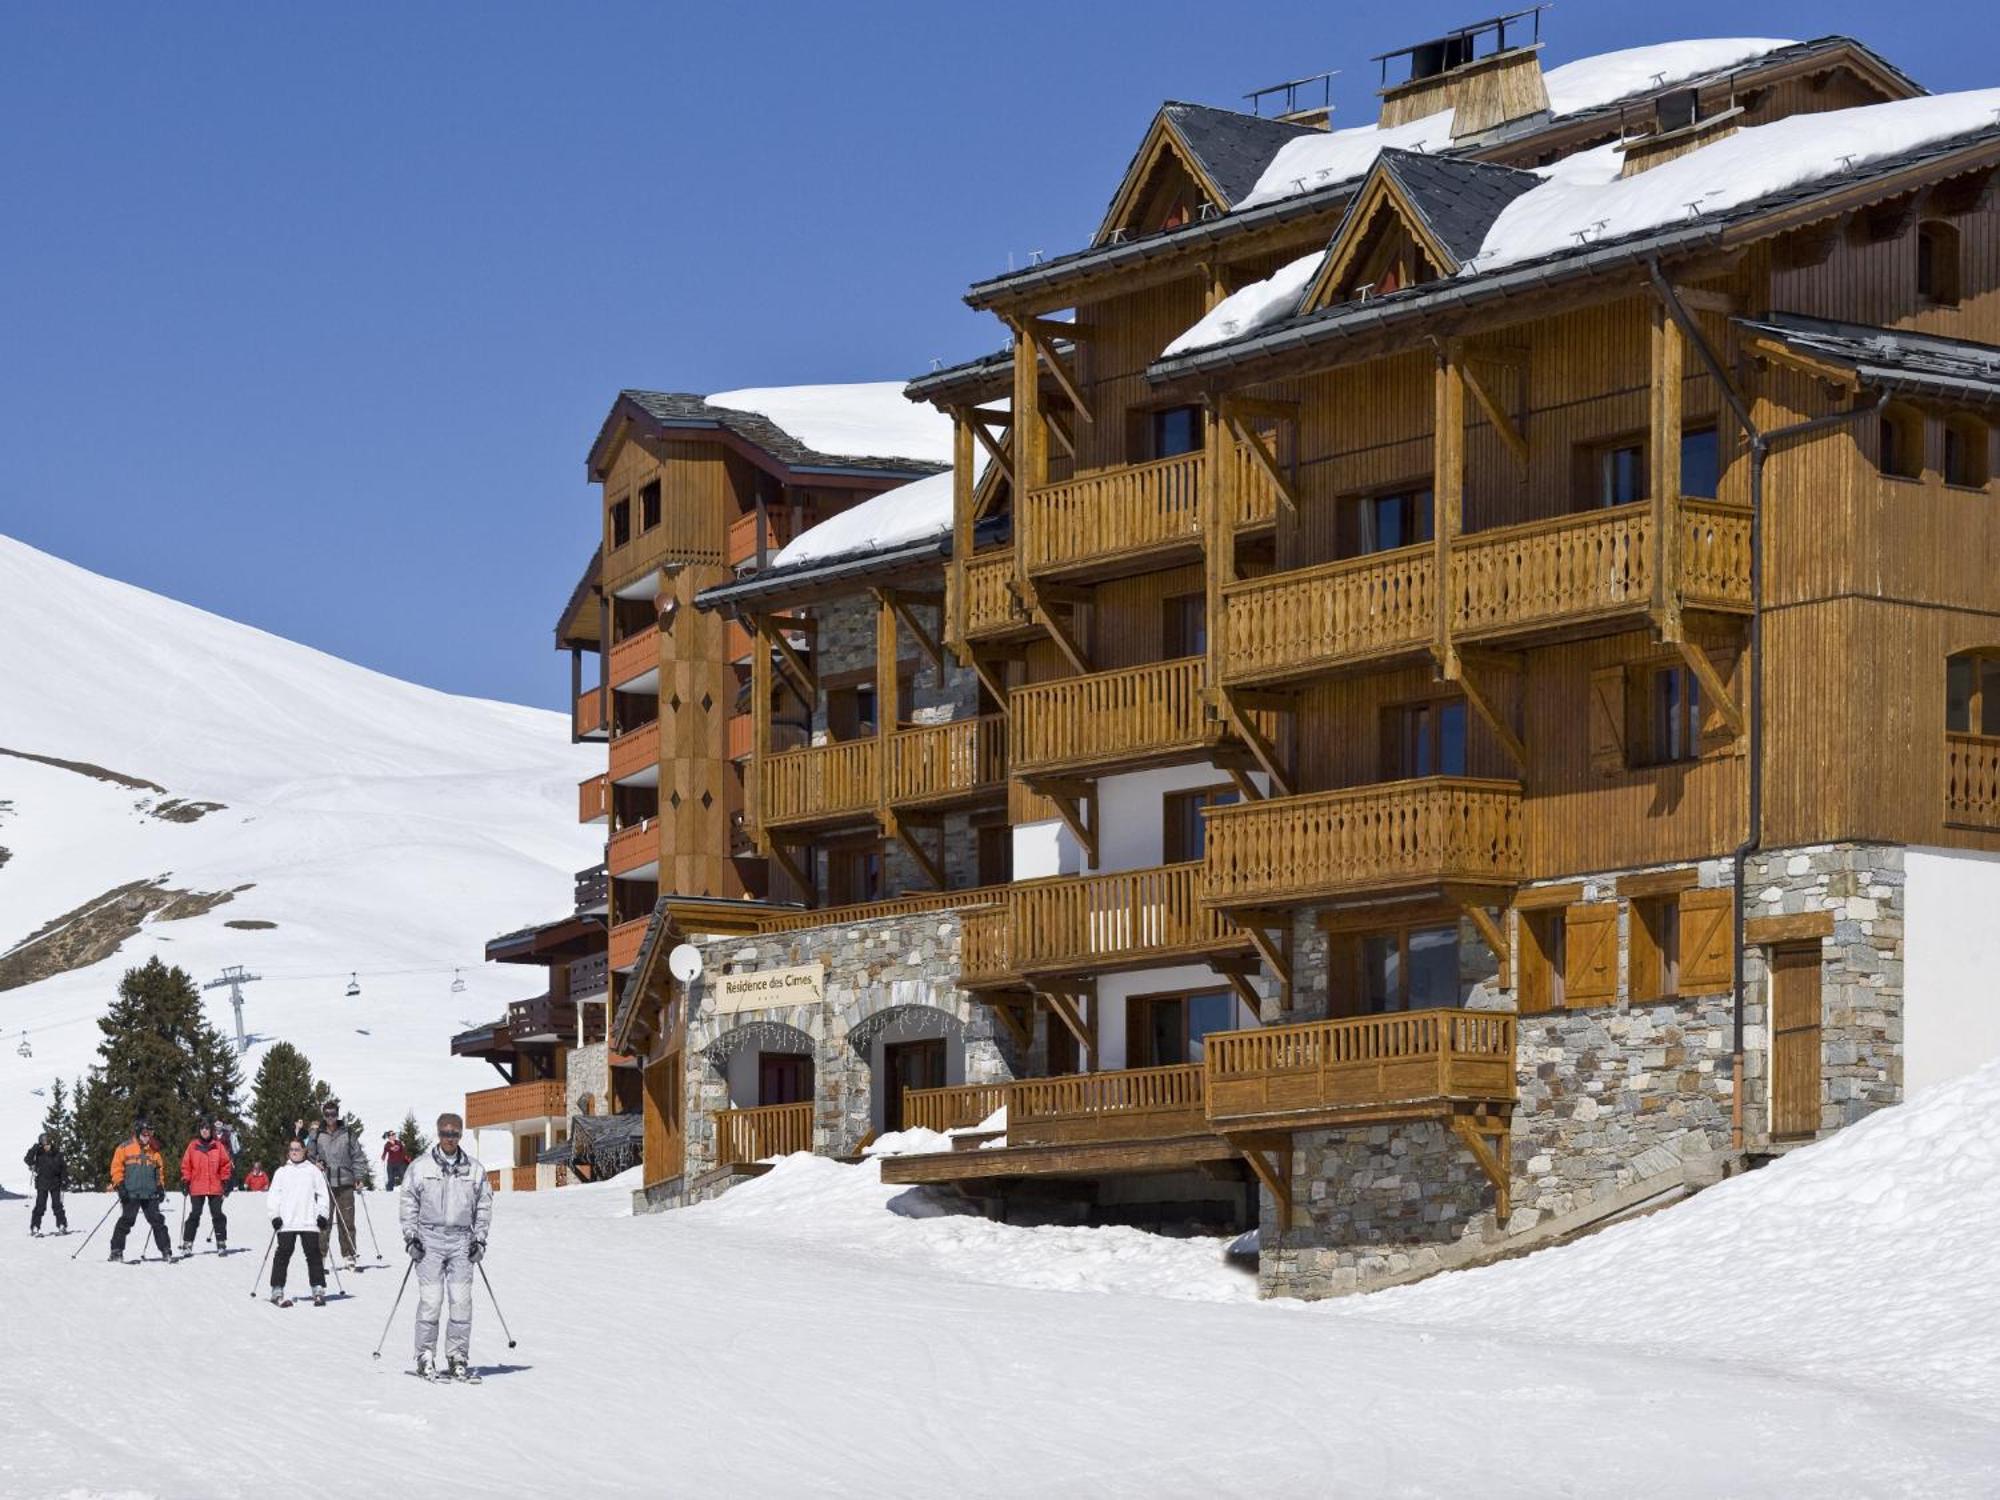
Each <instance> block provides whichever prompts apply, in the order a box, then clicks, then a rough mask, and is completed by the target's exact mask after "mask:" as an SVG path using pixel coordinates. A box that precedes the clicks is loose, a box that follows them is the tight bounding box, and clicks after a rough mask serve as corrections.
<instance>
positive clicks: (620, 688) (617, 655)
mask: <svg viewBox="0 0 2000 1500" xmlns="http://www.w3.org/2000/svg"><path fill="white" fill-rule="evenodd" d="M605 670H606V673H607V675H608V677H609V680H610V683H611V687H612V690H613V691H614V692H620V693H658V692H659V691H660V627H659V626H657V625H648V626H647V627H646V628H645V629H644V630H641V631H639V632H638V633H636V634H634V635H628V636H626V637H625V639H624V640H622V641H620V642H619V643H618V644H617V645H615V646H613V647H612V648H611V656H610V658H609V660H608V661H607V662H606V664H605Z"/></svg>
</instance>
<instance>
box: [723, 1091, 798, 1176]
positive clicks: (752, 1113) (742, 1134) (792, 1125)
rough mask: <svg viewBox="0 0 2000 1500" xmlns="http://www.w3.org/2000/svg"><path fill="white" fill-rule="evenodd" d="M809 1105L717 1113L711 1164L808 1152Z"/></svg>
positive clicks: (778, 1105)
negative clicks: (713, 1160) (712, 1161)
mask: <svg viewBox="0 0 2000 1500" xmlns="http://www.w3.org/2000/svg"><path fill="white" fill-rule="evenodd" d="M812 1137H813V1106H812V1101H811V1100H810V1099H808V1100H806V1101H804V1102H803V1103H800V1104H765V1105H760V1106H759V1107H758V1108H756V1109H724V1110H718V1111H717V1112H716V1116H715V1164H716V1165H717V1166H718V1167H729V1166H736V1165H739V1164H742V1163H747V1162H755V1161H763V1160H764V1159H765V1158H766V1157H771V1156H790V1155H791V1154H792V1153H793V1152H795V1151H810V1150H812Z"/></svg>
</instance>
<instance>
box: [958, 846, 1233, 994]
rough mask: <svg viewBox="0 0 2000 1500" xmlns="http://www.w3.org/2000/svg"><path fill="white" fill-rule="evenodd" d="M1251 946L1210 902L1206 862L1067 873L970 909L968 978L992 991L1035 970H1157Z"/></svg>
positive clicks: (964, 947)
mask: <svg viewBox="0 0 2000 1500" xmlns="http://www.w3.org/2000/svg"><path fill="white" fill-rule="evenodd" d="M1246 942H1247V940H1246V939H1245V938H1244V936H1243V935H1242V933H1240V932H1239V931H1238V930H1237V929H1236V926H1235V924H1234V923H1232V922H1230V921H1229V920H1228V919H1227V918H1226V917H1223V916H1222V915H1221V914H1220V913H1219V912H1217V911H1216V910H1214V909H1213V908H1211V907H1208V906H1205V905H1204V904H1203V902H1202V866H1201V864H1200V862H1199V861H1191V862H1189V863H1186V864H1177V865H1159V866H1156V867H1154V868H1152V869H1148V870H1121V871H1119V872H1117V873H1116V874H1111V875H1078V876H1058V877H1055V878H1052V879H1047V880H1027V881H1021V882H1019V883H1018V884H1015V885H1011V886H1008V887H1007V888H1006V895H1005V898H1004V900H1002V901H1000V902H997V903H995V905H993V906H990V907H980V908H975V909H973V910H971V911H968V912H967V913H965V916H964V918H963V920H962V922H961V926H960V944H961V948H960V958H959V966H960V970H961V975H960V978H961V982H962V983H964V984H967V985H975V986H976V985H986V986H991V985H995V984H1000V983H1006V982H1009V981H1011V980H1012V979H1014V978H1016V977H1018V976H1021V975H1026V974H1085V973H1094V972H1100V971H1104V970H1111V969H1137V968H1147V967H1157V966H1158V965H1160V964H1166V963H1180V962H1191V961H1198V960H1200V959H1202V958H1204V957H1207V956H1209V955H1212V954H1217V953H1234V952H1238V951H1240V950H1242V949H1243V948H1244V947H1245V945H1246Z"/></svg>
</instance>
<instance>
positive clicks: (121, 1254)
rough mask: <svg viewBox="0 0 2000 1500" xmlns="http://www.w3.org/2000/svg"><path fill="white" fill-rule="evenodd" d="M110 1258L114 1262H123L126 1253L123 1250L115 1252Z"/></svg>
mask: <svg viewBox="0 0 2000 1500" xmlns="http://www.w3.org/2000/svg"><path fill="white" fill-rule="evenodd" d="M108 1258H109V1259H110V1260H112V1261H113V1262H121V1261H123V1260H124V1259H125V1252H124V1251H123V1250H113V1251H112V1252H111V1254H110V1256H109V1257H108Z"/></svg>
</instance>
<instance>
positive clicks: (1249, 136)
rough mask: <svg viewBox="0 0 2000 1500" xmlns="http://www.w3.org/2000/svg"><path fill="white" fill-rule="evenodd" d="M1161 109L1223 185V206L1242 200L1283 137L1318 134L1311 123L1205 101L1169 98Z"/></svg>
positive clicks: (1204, 167)
mask: <svg viewBox="0 0 2000 1500" xmlns="http://www.w3.org/2000/svg"><path fill="white" fill-rule="evenodd" d="M1160 109H1161V112H1162V113H1163V114H1165V115H1166V117H1167V118H1168V119H1169V120H1171V121H1172V122H1173V126H1174V129H1175V130H1176V131H1177V132H1178V133H1179V135H1180V138H1181V140H1182V141H1183V142H1185V143H1186V145H1187V148H1188V150H1190V151H1192V152H1193V153H1194V154H1195V156H1196V157H1197V158H1199V160H1200V162H1201V169H1202V170H1203V171H1204V172H1206V173H1208V175H1209V177H1210V179H1211V180H1212V181H1213V182H1214V183H1215V185H1216V186H1217V187H1219V188H1221V189H1222V192H1223V196H1224V197H1226V198H1227V199H1228V200H1229V201H1228V202H1227V203H1224V204H1221V205H1220V206H1221V207H1223V208H1233V207H1235V206H1236V205H1237V204H1238V203H1241V202H1242V201H1243V199H1244V198H1245V197H1246V196H1247V195H1248V194H1249V192H1250V190H1251V189H1252V188H1254V187H1255V186H1257V179H1258V178H1259V177H1261V176H1262V175H1263V173H1264V168H1266V167H1268V166H1269V165H1270V164H1271V158H1272V157H1274V156H1276V155H1277V154H1278V148H1279V147H1280V146H1282V145H1284V144H1285V142H1287V141H1289V140H1294V139H1296V138H1297V137H1299V136H1302V135H1316V134H1318V131H1317V130H1316V129H1315V127H1313V126H1311V125H1300V124H1295V123H1288V122H1286V121H1284V120H1272V119H1267V118H1265V117H1263V116H1260V115H1246V114H1243V113H1242V112H1241V111H1239V110H1233V109H1216V108H1214V107H1213V106H1211V105H1207V104H1185V103H1182V102H1181V101H1180V100H1178V99H1169V100H1168V101H1167V102H1166V103H1165V104H1163V105H1162V106H1160Z"/></svg>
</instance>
